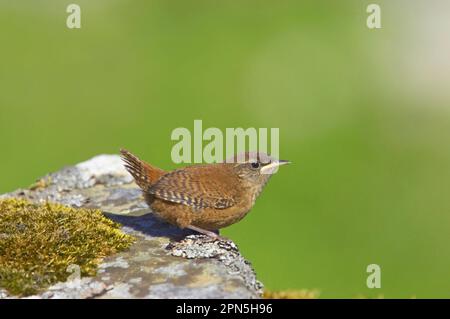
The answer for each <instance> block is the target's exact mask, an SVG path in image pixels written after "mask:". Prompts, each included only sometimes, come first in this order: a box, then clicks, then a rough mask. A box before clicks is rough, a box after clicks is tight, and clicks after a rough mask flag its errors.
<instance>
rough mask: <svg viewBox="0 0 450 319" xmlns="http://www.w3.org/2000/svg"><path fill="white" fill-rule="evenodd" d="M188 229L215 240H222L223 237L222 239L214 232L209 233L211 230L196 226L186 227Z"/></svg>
mask: <svg viewBox="0 0 450 319" xmlns="http://www.w3.org/2000/svg"><path fill="white" fill-rule="evenodd" d="M186 228H189V229H191V230H193V231H196V232H198V233H201V234H203V235H206V236H209V237H212V238H214V239H220V238H221V237H220V236H219V235H218V234H216V233H215V232H212V231H209V230H206V229H203V228H200V227H197V226H194V225H189V226H186Z"/></svg>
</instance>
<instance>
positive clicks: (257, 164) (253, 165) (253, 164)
mask: <svg viewBox="0 0 450 319" xmlns="http://www.w3.org/2000/svg"><path fill="white" fill-rule="evenodd" d="M251 165H252V168H254V169H257V168H259V163H258V162H253V163H252V164H251Z"/></svg>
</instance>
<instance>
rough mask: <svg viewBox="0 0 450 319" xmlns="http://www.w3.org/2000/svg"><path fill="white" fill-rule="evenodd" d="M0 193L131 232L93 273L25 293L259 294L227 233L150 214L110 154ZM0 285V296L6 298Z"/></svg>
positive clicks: (248, 267)
mask: <svg viewBox="0 0 450 319" xmlns="http://www.w3.org/2000/svg"><path fill="white" fill-rule="evenodd" d="M2 197H19V198H26V199H29V200H32V201H35V202H42V201H52V202H58V203H61V204H65V205H70V206H74V207H85V208H97V209H100V210H102V211H103V212H104V214H105V215H106V216H108V217H109V218H111V219H113V220H115V221H117V222H119V223H121V224H122V225H123V231H124V232H126V233H128V234H131V235H133V236H135V237H136V239H137V241H136V243H135V244H133V245H132V246H131V248H130V249H128V250H126V251H123V252H121V253H118V254H116V255H114V256H110V257H107V258H105V259H104V260H103V262H102V263H101V264H100V266H99V268H98V271H97V275H96V276H95V277H89V278H81V279H79V278H76V279H71V280H69V281H67V282H61V283H57V284H55V285H53V286H51V287H49V288H48V289H47V291H45V292H43V293H41V294H39V295H35V296H31V297H28V298H259V297H260V296H261V293H262V284H261V283H260V282H259V281H258V280H257V279H256V275H255V272H254V271H253V269H252V267H251V264H250V263H249V262H248V261H246V260H245V259H244V258H243V257H242V256H241V254H240V253H239V250H238V247H237V246H236V245H235V244H234V243H233V242H232V241H230V240H221V241H214V240H211V239H210V238H208V237H205V236H203V235H197V234H194V233H193V232H190V231H185V230H180V229H178V228H176V227H174V226H171V225H169V224H167V223H165V222H163V221H161V220H158V219H157V218H155V217H154V216H153V215H152V214H151V211H150V209H149V208H148V207H147V206H146V204H145V202H144V200H143V197H142V194H141V191H140V190H139V189H138V187H137V186H136V185H135V184H134V183H133V182H132V178H131V176H130V175H129V174H128V173H127V172H126V170H125V169H124V167H123V165H122V162H121V159H120V157H119V156H116V155H100V156H97V157H94V158H92V159H91V160H89V161H86V162H83V163H80V164H78V165H75V166H72V167H67V168H64V169H62V170H61V171H59V172H56V173H52V174H49V175H47V176H45V177H43V178H42V179H41V180H39V181H38V182H37V183H36V184H34V185H33V186H32V187H31V188H30V189H21V190H17V191H15V192H12V193H9V194H5V195H1V196H0V198H2ZM8 297H9V296H8V295H7V293H6V291H4V290H2V289H1V287H0V299H1V298H8Z"/></svg>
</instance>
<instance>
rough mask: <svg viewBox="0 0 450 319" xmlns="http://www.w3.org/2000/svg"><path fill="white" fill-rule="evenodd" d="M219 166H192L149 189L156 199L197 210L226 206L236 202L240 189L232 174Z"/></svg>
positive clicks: (165, 176)
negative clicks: (237, 187) (218, 167)
mask: <svg viewBox="0 0 450 319" xmlns="http://www.w3.org/2000/svg"><path fill="white" fill-rule="evenodd" d="M216 165H220V164H210V165H197V166H189V167H186V168H184V169H180V170H175V171H172V172H169V173H167V174H166V175H164V176H162V177H161V178H160V179H159V180H158V181H157V182H156V183H155V184H154V185H153V186H152V187H150V188H149V190H148V192H149V193H150V194H153V195H154V196H155V197H156V198H159V199H163V200H166V201H170V202H173V203H180V204H183V205H187V206H191V207H193V208H195V209H202V208H215V209H225V208H228V207H231V206H234V205H235V204H236V198H237V195H238V191H237V189H236V186H237V185H236V182H237V181H236V180H235V177H233V174H230V172H229V171H228V170H227V169H223V170H220V169H219V170H218V169H217V166H216Z"/></svg>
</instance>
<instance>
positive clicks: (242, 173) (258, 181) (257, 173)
mask: <svg viewBox="0 0 450 319" xmlns="http://www.w3.org/2000/svg"><path fill="white" fill-rule="evenodd" d="M231 161H232V162H233V170H234V171H235V172H236V174H237V175H238V176H239V177H240V178H241V179H243V181H245V182H246V184H248V185H249V186H255V187H257V188H259V190H258V193H259V192H260V191H261V189H262V188H263V187H264V185H265V184H266V183H267V181H268V180H269V178H270V177H271V176H272V175H273V174H275V173H276V172H277V171H278V167H280V166H281V165H285V164H289V163H290V162H289V161H286V160H278V159H276V158H275V157H272V156H269V155H267V154H266V153H263V152H245V153H241V154H238V155H235V156H234V157H233V158H231V159H229V160H227V162H231Z"/></svg>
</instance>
